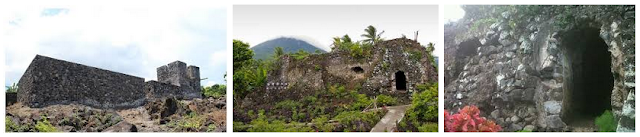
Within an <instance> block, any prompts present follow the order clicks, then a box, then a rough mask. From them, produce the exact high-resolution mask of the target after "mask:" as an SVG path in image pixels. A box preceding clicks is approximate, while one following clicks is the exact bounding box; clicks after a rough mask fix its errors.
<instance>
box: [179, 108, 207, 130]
mask: <svg viewBox="0 0 640 137" xmlns="http://www.w3.org/2000/svg"><path fill="white" fill-rule="evenodd" d="M205 121H206V118H205V116H200V115H198V114H197V113H195V112H191V113H189V115H188V116H186V117H185V118H183V119H181V120H178V121H176V122H175V126H176V128H177V129H178V131H199V130H200V127H201V126H202V125H203V124H204V123H205Z"/></svg>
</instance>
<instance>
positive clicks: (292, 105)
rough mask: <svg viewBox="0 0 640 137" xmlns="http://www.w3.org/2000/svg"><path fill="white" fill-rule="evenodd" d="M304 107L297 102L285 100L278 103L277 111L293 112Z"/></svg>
mask: <svg viewBox="0 0 640 137" xmlns="http://www.w3.org/2000/svg"><path fill="white" fill-rule="evenodd" d="M300 107H302V104H301V103H300V102H296V101H293V100H284V101H280V102H278V103H276V109H289V110H293V109H297V108H300Z"/></svg>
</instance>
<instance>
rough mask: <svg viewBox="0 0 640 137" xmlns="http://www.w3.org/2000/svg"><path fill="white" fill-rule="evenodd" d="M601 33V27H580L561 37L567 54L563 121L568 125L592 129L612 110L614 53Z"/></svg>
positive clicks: (565, 56)
mask: <svg viewBox="0 0 640 137" xmlns="http://www.w3.org/2000/svg"><path fill="white" fill-rule="evenodd" d="M599 34H600V29H598V28H593V27H578V28H576V29H573V30H570V31H567V32H565V33H563V34H562V35H560V40H561V42H562V43H561V44H562V45H563V46H562V47H563V48H562V50H564V51H563V53H564V54H565V55H564V59H563V61H564V72H563V76H564V82H563V84H564V85H563V86H564V87H563V88H564V89H563V91H564V96H563V101H562V103H563V104H562V119H563V121H564V122H566V123H567V124H568V125H569V126H573V127H585V126H589V125H590V126H593V125H594V124H593V121H594V119H595V118H596V117H597V116H599V115H601V114H602V113H603V112H604V111H605V110H611V92H612V90H613V81H614V80H613V74H612V72H611V53H610V52H609V51H608V46H607V44H606V43H605V42H604V40H603V39H602V38H600V36H599ZM592 128H593V127H592Z"/></svg>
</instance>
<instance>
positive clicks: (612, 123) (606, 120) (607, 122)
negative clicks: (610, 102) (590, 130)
mask: <svg viewBox="0 0 640 137" xmlns="http://www.w3.org/2000/svg"><path fill="white" fill-rule="evenodd" d="M595 124H596V126H597V127H598V132H616V127H617V126H618V122H617V121H616V120H615V118H614V117H613V113H611V111H609V110H607V111H605V112H604V113H602V115H600V116H598V117H596V120H595Z"/></svg>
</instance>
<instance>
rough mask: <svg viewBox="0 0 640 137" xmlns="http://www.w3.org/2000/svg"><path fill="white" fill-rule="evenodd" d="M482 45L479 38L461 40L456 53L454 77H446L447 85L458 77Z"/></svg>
mask: <svg viewBox="0 0 640 137" xmlns="http://www.w3.org/2000/svg"><path fill="white" fill-rule="evenodd" d="M480 46H482V44H481V43H480V41H479V40H478V39H477V38H474V39H470V40H467V41H464V42H461V43H460V44H459V45H458V50H457V51H456V55H455V58H456V59H455V60H456V61H455V66H454V72H453V77H452V78H445V86H446V85H448V84H449V82H451V81H452V80H454V79H456V78H458V75H459V74H460V72H462V69H464V65H466V63H467V62H469V59H470V57H471V56H473V55H477V54H478V47H480Z"/></svg>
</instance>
